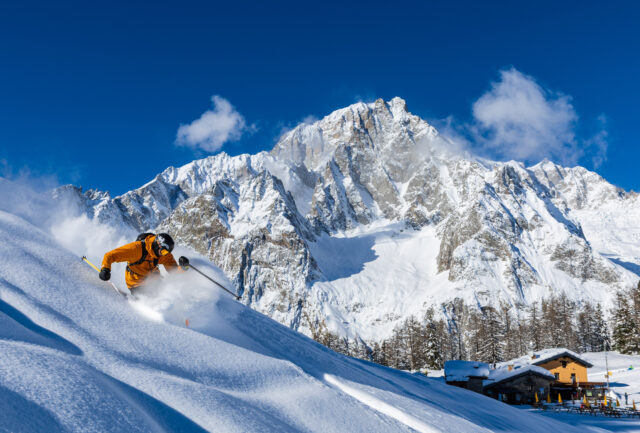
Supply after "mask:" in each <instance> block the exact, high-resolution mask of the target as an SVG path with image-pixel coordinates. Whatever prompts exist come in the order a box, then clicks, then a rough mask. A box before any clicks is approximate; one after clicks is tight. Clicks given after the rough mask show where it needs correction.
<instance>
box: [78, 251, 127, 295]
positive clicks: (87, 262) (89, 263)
mask: <svg viewBox="0 0 640 433" xmlns="http://www.w3.org/2000/svg"><path fill="white" fill-rule="evenodd" d="M82 261H83V262H85V263H86V264H87V265H89V266H91V267H92V268H93V269H95V270H96V272H98V273H100V269H98V267H97V266H96V265H94V264H93V263H91V262H90V261H89V259H87V256H82ZM109 283H110V284H111V286H113V288H114V290H115V291H116V292H118V293H119V294H120V295H122V296H124V297H125V298H126V297H127V294H126V293H124V292H121V291H120V289H118V286H116V285H115V284H113V282H111V281H109Z"/></svg>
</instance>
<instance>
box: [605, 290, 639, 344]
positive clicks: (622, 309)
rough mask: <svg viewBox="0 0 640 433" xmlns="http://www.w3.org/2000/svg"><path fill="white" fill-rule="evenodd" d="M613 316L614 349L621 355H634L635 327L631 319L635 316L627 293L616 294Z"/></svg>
mask: <svg viewBox="0 0 640 433" xmlns="http://www.w3.org/2000/svg"><path fill="white" fill-rule="evenodd" d="M611 316H612V319H613V335H612V337H613V348H614V349H615V350H617V351H618V352H620V353H625V354H630V353H632V347H633V342H632V338H633V328H634V326H633V325H632V323H631V320H630V319H631V318H632V317H633V314H632V307H631V305H630V302H629V297H628V293H627V292H626V291H620V292H618V293H616V299H615V304H614V307H613V311H612V313H611Z"/></svg>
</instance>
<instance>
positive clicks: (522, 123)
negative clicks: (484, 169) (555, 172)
mask: <svg viewBox="0 0 640 433" xmlns="http://www.w3.org/2000/svg"><path fill="white" fill-rule="evenodd" d="M473 116H474V123H473V125H471V127H470V131H471V135H472V136H473V138H472V139H473V141H474V142H475V143H476V144H477V145H479V147H480V150H481V151H483V152H484V153H489V154H491V155H493V156H497V157H499V158H503V159H516V160H520V161H527V162H531V161H537V160H540V159H543V158H549V159H552V160H556V161H561V162H563V163H576V162H577V161H578V159H580V157H581V156H582V154H583V152H582V150H580V149H579V148H578V142H577V139H576V133H575V127H576V123H577V121H578V115H577V114H576V112H575V110H574V108H573V105H572V104H571V98H570V97H569V96H567V95H563V94H561V93H558V92H553V91H550V90H547V89H545V88H543V87H542V86H540V85H539V84H538V83H537V82H536V80H535V79H534V78H533V77H530V76H527V75H524V74H522V73H521V72H519V71H517V70H516V69H513V68H511V69H508V70H503V71H501V73H500V81H498V82H496V83H492V87H491V89H490V90H489V91H488V92H486V93H485V94H484V95H482V96H481V97H480V98H479V99H478V100H477V101H476V102H475V103H474V104H473Z"/></svg>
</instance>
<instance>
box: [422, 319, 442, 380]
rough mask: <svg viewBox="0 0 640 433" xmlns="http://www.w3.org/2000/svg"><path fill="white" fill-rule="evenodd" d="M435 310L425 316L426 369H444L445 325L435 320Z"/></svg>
mask: <svg viewBox="0 0 640 433" xmlns="http://www.w3.org/2000/svg"><path fill="white" fill-rule="evenodd" d="M434 316H435V312H434V311H433V308H429V309H428V310H427V312H426V313H425V315H424V319H423V327H424V358H425V359H424V361H425V367H426V368H430V369H441V368H443V367H444V359H443V355H444V353H443V349H444V348H443V345H442V337H443V335H442V331H443V330H444V323H440V324H439V323H438V322H437V321H436V320H435V318H434Z"/></svg>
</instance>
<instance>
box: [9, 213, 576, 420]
mask: <svg viewBox="0 0 640 433" xmlns="http://www.w3.org/2000/svg"><path fill="white" fill-rule="evenodd" d="M0 237H1V238H2V239H3V240H4V248H3V249H2V257H1V258H2V259H1V260H0V408H1V409H2V410H0V431H9V432H36V431H78V432H80V431H82V432H109V431H127V432H129V431H153V432H156V431H194V432H197V431H217V432H251V431H259V432H270V431H273V432H286V431H317V432H347V431H348V432H360V431H362V432H374V431H375V432H387V431H388V432H398V431H421V432H487V431H500V432H520V431H528V432H548V431H552V430H553V431H565V432H572V431H578V430H577V429H574V428H571V427H569V426H566V425H564V424H562V423H558V422H556V421H553V420H549V419H545V418H543V417H540V416H537V415H533V414H526V413H522V412H521V411H517V410H516V409H514V408H511V407H509V406H506V405H504V404H502V403H499V402H497V401H495V400H491V399H489V398H486V397H483V396H481V395H478V394H474V393H471V392H468V391H465V390H461V389H457V388H453V387H449V386H447V385H445V384H443V383H441V382H439V381H438V380H433V379H428V378H425V377H424V376H419V375H411V374H408V373H405V372H400V371H395V370H392V369H388V368H385V367H381V366H377V365H374V364H370V363H367V362H364V361H360V360H355V359H351V358H347V357H344V356H341V355H338V354H336V353H334V352H331V351H330V350H328V349H326V348H324V347H323V346H321V345H319V344H317V343H315V342H313V341H311V340H310V339H308V338H307V337H304V336H303V335H301V334H298V333H296V332H294V331H292V330H290V329H289V328H287V327H285V326H282V325H280V324H278V323H276V322H275V321H273V320H271V319H269V318H267V317H266V316H264V315H262V314H260V313H257V312H255V311H253V310H251V309H249V308H247V307H245V306H243V305H241V304H239V303H236V302H235V301H234V300H233V299H231V298H230V297H225V296H223V295H224V293H219V292H217V291H216V289H215V288H214V287H211V286H210V285H208V284H207V282H206V280H203V279H202V278H198V276H197V275H196V274H193V273H183V274H174V275H171V276H168V277H167V278H166V279H164V280H163V281H160V282H158V283H157V284H155V285H153V286H151V287H150V288H149V289H148V290H147V292H145V293H143V294H141V295H140V299H139V300H136V301H130V302H127V301H125V300H123V299H122V298H121V297H119V296H118V295H117V294H115V293H114V292H113V291H112V290H111V289H110V288H109V286H108V285H107V284H105V283H102V282H100V281H99V280H98V279H97V277H96V275H95V272H94V271H93V270H91V269H90V268H89V267H88V266H86V265H85V264H84V263H82V262H81V261H80V259H79V257H78V256H77V255H76V254H74V253H72V252H71V251H69V250H68V249H65V248H63V247H62V246H61V245H60V244H59V243H58V242H57V241H56V240H55V239H54V238H53V237H52V236H51V235H50V234H49V233H48V232H47V231H45V230H42V229H39V228H38V227H36V226H34V225H32V224H31V223H29V222H27V221H26V220H24V219H23V218H21V217H19V216H16V215H14V214H11V213H8V212H5V211H0ZM93 259H94V260H96V259H95V258H93ZM196 263H197V264H198V265H200V266H201V267H202V268H203V269H205V270H206V271H207V272H209V273H211V274H212V275H214V276H217V277H220V272H219V270H217V269H215V268H213V267H212V266H211V265H209V264H208V263H207V262H205V261H203V260H200V261H198V260H196ZM185 319H189V321H190V327H189V328H187V327H186V326H185Z"/></svg>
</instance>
